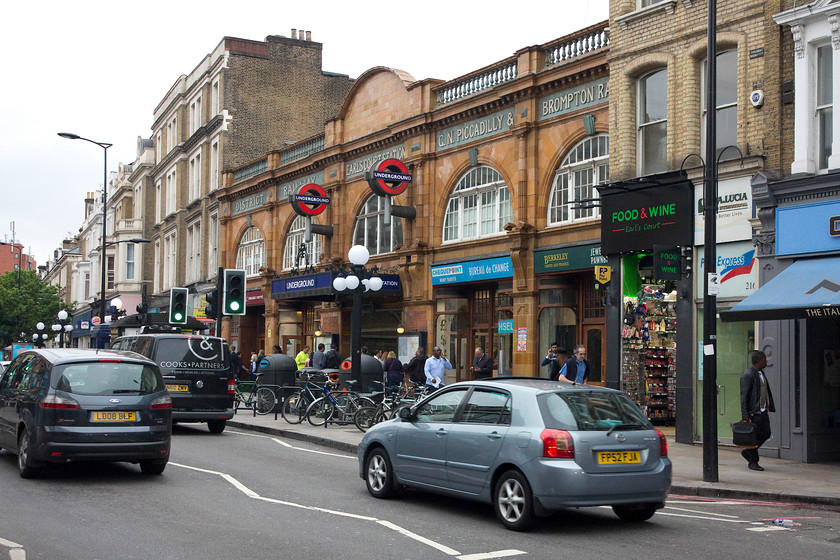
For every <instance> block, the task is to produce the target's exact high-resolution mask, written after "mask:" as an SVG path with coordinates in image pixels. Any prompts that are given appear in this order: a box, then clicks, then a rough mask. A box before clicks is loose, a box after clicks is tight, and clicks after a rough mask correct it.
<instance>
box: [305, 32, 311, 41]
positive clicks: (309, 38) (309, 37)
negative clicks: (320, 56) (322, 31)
mask: <svg viewBox="0 0 840 560" xmlns="http://www.w3.org/2000/svg"><path fill="white" fill-rule="evenodd" d="M306 40H307V41H311V40H312V32H311V31H307V32H306Z"/></svg>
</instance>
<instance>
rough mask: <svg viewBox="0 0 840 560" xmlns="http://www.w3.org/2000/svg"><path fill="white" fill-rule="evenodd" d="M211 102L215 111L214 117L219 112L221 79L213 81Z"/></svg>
mask: <svg viewBox="0 0 840 560" xmlns="http://www.w3.org/2000/svg"><path fill="white" fill-rule="evenodd" d="M210 103H211V107H210V109H212V111H213V115H212V116H213V117H215V116H216V115H218V114H219V80H216V81H215V82H213V93H212V95H211V97H210Z"/></svg>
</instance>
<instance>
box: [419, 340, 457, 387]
mask: <svg viewBox="0 0 840 560" xmlns="http://www.w3.org/2000/svg"><path fill="white" fill-rule="evenodd" d="M447 369H452V364H450V363H449V360H447V359H446V358H444V357H442V356H441V350H440V346H435V347H434V348H432V356H431V357H430V358H429V359H427V360H426V363H425V364H424V365H423V372H424V373H425V374H426V385H429V392H430V393H431V392H434V391H437V390H438V389H440V388H441V387H443V374H444V372H445V371H446V370H447Z"/></svg>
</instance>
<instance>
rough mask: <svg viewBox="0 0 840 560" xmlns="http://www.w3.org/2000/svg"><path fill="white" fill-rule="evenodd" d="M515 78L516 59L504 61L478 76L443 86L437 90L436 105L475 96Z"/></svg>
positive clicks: (459, 79)
mask: <svg viewBox="0 0 840 560" xmlns="http://www.w3.org/2000/svg"><path fill="white" fill-rule="evenodd" d="M516 76H517V63H516V59H513V60H510V59H509V60H505V61H503V62H501V63H500V64H499V65H498V66H495V67H493V68H490V69H489V70H486V71H484V72H481V73H480V74H475V75H472V76H467V77H465V78H457V79H456V80H453V81H452V82H447V83H446V84H443V85H442V86H441V87H440V88H439V89H438V90H437V104H438V105H444V104H446V103H452V102H453V101H458V100H459V99H464V98H465V97H469V96H471V95H475V94H476V93H478V92H480V91H485V90H488V89H492V88H494V87H496V86H499V85H501V84H504V83H506V82H510V81H512V80H515V79H516Z"/></svg>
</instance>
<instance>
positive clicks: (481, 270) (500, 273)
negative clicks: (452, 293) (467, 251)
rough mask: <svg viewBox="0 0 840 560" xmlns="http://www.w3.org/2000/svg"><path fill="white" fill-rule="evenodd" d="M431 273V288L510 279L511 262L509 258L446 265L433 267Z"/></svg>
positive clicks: (511, 275)
mask: <svg viewBox="0 0 840 560" xmlns="http://www.w3.org/2000/svg"><path fill="white" fill-rule="evenodd" d="M431 273H432V286H439V285H442V284H459V283H462V282H475V281H477V280H492V279H495V278H512V277H513V261H511V259H510V257H498V258H494V259H484V260H480V261H469V262H462V263H456V264H446V265H440V266H433V267H432V269H431Z"/></svg>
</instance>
